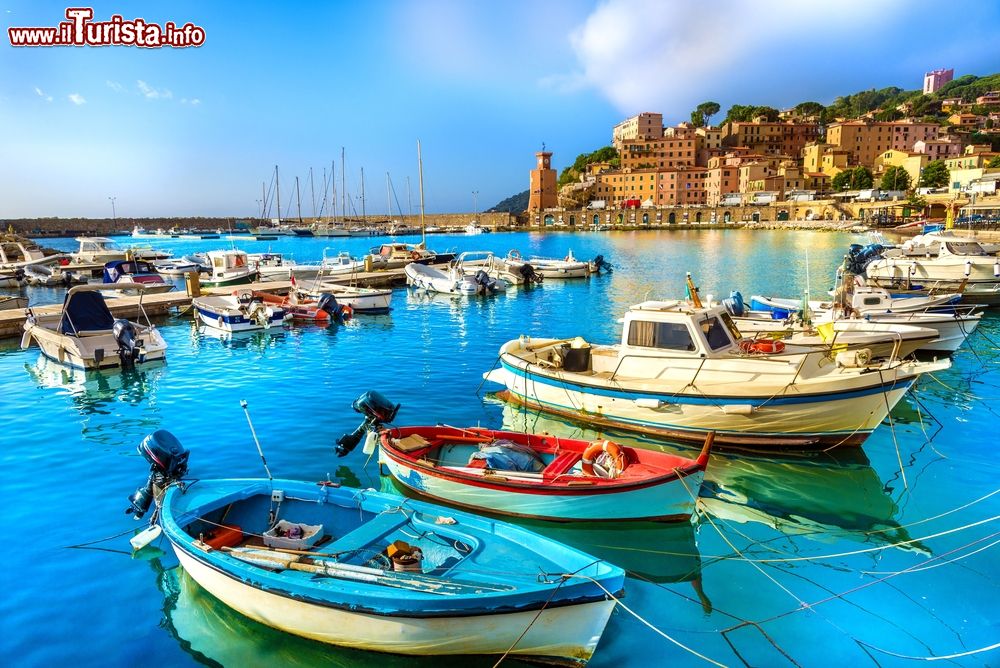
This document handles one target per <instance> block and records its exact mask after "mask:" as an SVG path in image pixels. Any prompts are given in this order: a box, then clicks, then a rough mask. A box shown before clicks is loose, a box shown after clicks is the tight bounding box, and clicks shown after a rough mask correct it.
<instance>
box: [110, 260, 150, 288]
mask: <svg viewBox="0 0 1000 668" xmlns="http://www.w3.org/2000/svg"><path fill="white" fill-rule="evenodd" d="M153 273H156V269H154V268H153V265H152V264H150V263H149V262H145V261H143V260H115V261H113V262H108V263H107V264H105V265H104V282H105V283H114V282H115V281H117V280H118V279H119V278H121V277H122V275H123V274H124V275H133V274H153Z"/></svg>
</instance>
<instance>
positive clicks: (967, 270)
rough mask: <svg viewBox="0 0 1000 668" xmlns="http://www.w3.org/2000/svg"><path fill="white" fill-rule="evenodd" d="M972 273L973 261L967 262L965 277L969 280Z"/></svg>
mask: <svg viewBox="0 0 1000 668" xmlns="http://www.w3.org/2000/svg"><path fill="white" fill-rule="evenodd" d="M971 273H972V260H966V261H965V276H966V278H968V277H969V274H971Z"/></svg>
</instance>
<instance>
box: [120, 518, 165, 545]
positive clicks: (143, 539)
mask: <svg viewBox="0 0 1000 668" xmlns="http://www.w3.org/2000/svg"><path fill="white" fill-rule="evenodd" d="M161 533H163V529H161V528H160V525H159V524H154V525H152V526H149V527H146V528H145V529H144V530H143V531H140V532H139V533H137V534H136V535H134V536H132V537H131V538H130V539H129V541H128V542H129V543H131V545H132V549H133V550H141V549H142V548H144V547H146V546H147V545H149V544H150V543H152V542H153V541H154V540H156V539H157V538H159V537H160V534H161Z"/></svg>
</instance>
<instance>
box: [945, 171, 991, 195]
mask: <svg viewBox="0 0 1000 668" xmlns="http://www.w3.org/2000/svg"><path fill="white" fill-rule="evenodd" d="M987 174H1000V168H998V167H993V168H989V167H978V168H974V169H953V170H951V172H950V174H949V178H948V192H949V193H957V192H960V191H963V190H967V189H968V187H969V183H971V182H972V181H975V180H976V179H981V178H982V177H984V176H986V175H987Z"/></svg>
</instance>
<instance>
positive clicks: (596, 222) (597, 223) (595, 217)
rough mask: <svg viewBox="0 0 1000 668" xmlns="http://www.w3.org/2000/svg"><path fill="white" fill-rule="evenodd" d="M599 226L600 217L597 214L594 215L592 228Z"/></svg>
mask: <svg viewBox="0 0 1000 668" xmlns="http://www.w3.org/2000/svg"><path fill="white" fill-rule="evenodd" d="M600 224H601V216H600V215H599V214H596V213H595V214H594V227H597V226H598V225H600Z"/></svg>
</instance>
